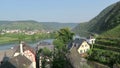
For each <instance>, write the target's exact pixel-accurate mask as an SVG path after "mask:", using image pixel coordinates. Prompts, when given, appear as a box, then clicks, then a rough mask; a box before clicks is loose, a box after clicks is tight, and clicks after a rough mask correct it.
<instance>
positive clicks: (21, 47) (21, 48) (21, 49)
mask: <svg viewBox="0 0 120 68" xmlns="http://www.w3.org/2000/svg"><path fill="white" fill-rule="evenodd" d="M23 43H24V42H21V43H20V54H21V55H23Z"/></svg>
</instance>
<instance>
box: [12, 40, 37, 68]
mask: <svg viewBox="0 0 120 68" xmlns="http://www.w3.org/2000/svg"><path fill="white" fill-rule="evenodd" d="M19 55H22V56H24V57H26V59H27V60H29V61H31V64H30V65H29V68H36V60H35V59H36V55H35V51H34V50H33V49H32V48H31V47H30V46H28V45H27V44H25V43H24V42H22V43H21V44H20V45H19V46H18V47H17V49H16V51H15V53H14V54H13V57H17V56H19Z"/></svg>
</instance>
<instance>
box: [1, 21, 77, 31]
mask: <svg viewBox="0 0 120 68" xmlns="http://www.w3.org/2000/svg"><path fill="white" fill-rule="evenodd" d="M76 25H77V23H58V22H37V21H33V20H25V21H0V29H23V30H24V29H29V30H34V29H39V30H42V29H44V30H58V29H60V28H64V27H68V28H70V29H72V28H74V27H75V26H76Z"/></svg>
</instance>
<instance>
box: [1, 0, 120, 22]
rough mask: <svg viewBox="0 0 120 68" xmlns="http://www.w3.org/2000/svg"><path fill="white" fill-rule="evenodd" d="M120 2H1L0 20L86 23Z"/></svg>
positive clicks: (50, 0) (53, 0)
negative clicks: (111, 5)
mask: <svg viewBox="0 0 120 68" xmlns="http://www.w3.org/2000/svg"><path fill="white" fill-rule="evenodd" d="M117 1H119V0H0V20H36V21H40V22H76V23H77V22H78V23H79V22H85V21H89V20H90V19H92V18H93V17H95V16H96V15H97V14H99V12H101V11H102V10H103V9H104V8H106V7H107V6H109V5H110V4H113V3H115V2H117Z"/></svg>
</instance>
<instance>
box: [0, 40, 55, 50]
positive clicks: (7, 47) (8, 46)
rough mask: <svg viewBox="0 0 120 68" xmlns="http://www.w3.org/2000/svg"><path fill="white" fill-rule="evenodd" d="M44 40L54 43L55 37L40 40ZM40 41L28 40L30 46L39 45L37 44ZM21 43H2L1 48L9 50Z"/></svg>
mask: <svg viewBox="0 0 120 68" xmlns="http://www.w3.org/2000/svg"><path fill="white" fill-rule="evenodd" d="M43 41H45V42H48V43H52V42H53V39H46V40H42V41H39V42H43ZM39 42H27V44H28V45H29V46H31V47H33V48H34V47H36V46H37V44H38V43H39ZM18 45H19V44H18V43H14V44H13V43H10V44H1V45H0V50H7V49H11V48H12V47H14V46H18Z"/></svg>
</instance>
